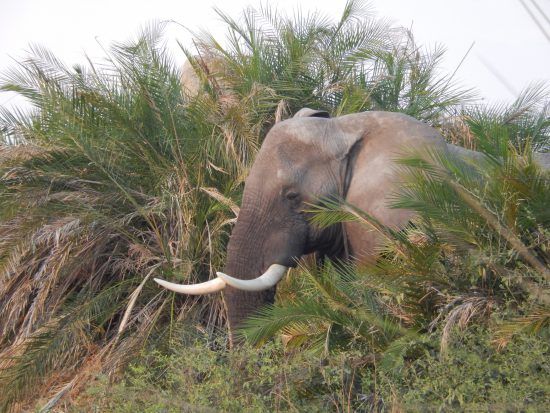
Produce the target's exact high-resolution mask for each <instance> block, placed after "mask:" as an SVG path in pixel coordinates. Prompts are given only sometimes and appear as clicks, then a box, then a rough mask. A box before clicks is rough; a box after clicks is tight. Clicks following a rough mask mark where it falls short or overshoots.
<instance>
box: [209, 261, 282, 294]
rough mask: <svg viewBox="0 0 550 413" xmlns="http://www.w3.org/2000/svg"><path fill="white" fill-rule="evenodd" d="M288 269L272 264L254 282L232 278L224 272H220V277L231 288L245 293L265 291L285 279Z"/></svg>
mask: <svg viewBox="0 0 550 413" xmlns="http://www.w3.org/2000/svg"><path fill="white" fill-rule="evenodd" d="M287 270H288V267H285V266H284V265H280V264H272V265H271V266H270V267H269V268H268V269H267V271H266V272H264V273H263V274H262V275H260V276H259V277H258V278H254V279H253V280H241V279H239V278H233V277H230V276H229V275H227V274H224V273H223V272H218V273H216V274H218V277H220V278H221V279H223V281H225V282H226V283H227V284H228V285H230V286H231V287H234V288H237V289H238V290H245V291H263V290H267V289H269V288H271V287H273V286H274V285H275V284H277V283H278V282H279V281H281V278H283V277H284V275H285V274H286V271H287Z"/></svg>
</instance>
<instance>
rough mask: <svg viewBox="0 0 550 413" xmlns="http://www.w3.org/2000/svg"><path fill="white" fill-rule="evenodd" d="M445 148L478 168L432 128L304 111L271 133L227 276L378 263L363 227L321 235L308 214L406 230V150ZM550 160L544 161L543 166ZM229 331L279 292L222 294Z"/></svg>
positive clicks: (250, 184)
mask: <svg viewBox="0 0 550 413" xmlns="http://www.w3.org/2000/svg"><path fill="white" fill-rule="evenodd" d="M427 148H440V149H443V150H449V151H451V152H456V153H459V154H460V155H461V156H464V157H467V158H471V159H475V158H476V157H481V156H482V155H481V154H479V153H477V152H472V151H468V150H466V149H463V148H458V147H456V146H453V145H446V144H445V142H444V140H443V138H442V137H441V135H440V134H439V133H438V132H437V131H436V130H435V129H434V128H432V127H430V126H428V125H426V124H423V123H421V122H419V121H417V120H415V119H413V118H411V117H410V116H406V115H403V114H399V113H391V112H363V113H357V114H351V115H346V116H341V117H338V118H332V119H329V118H328V114H327V113H325V112H321V111H314V110H311V109H307V108H306V109H302V110H301V111H300V112H298V113H297V114H296V115H295V116H294V118H292V119H288V120H285V121H283V122H280V123H278V124H276V125H275V126H274V127H273V128H272V129H271V131H270V132H269V133H268V135H267V137H266V139H265V141H264V143H263V145H262V147H261V149H260V151H259V153H258V155H257V158H256V160H255V162H254V165H253V166H252V169H251V171H250V174H249V176H248V178H247V179H246V183H245V190H244V196H243V202H242V206H241V211H240V213H239V217H238V220H237V223H236V226H235V228H234V230H233V233H232V235H231V239H230V242H229V246H228V258H227V263H226V267H225V271H224V272H225V273H227V274H229V275H231V276H233V277H236V278H241V279H253V278H256V277H258V276H259V275H260V274H262V273H263V272H264V271H265V270H266V269H267V268H268V267H269V266H270V265H271V264H281V265H285V266H289V267H292V266H295V264H296V260H297V259H298V258H300V257H301V256H302V255H304V254H309V253H312V252H317V253H319V254H320V255H322V256H328V257H332V258H347V257H354V258H355V259H357V260H359V261H362V262H367V261H372V260H373V259H375V253H374V248H375V246H376V245H377V243H378V242H379V239H378V238H377V235H376V233H375V232H373V231H369V230H368V229H366V228H365V227H364V226H361V225H360V224H357V223H346V224H344V225H340V226H338V227H332V228H329V229H326V230H318V229H315V228H313V227H312V226H311V225H310V224H309V223H308V220H307V216H306V214H305V213H304V212H303V208H304V206H305V205H306V204H308V203H315V202H316V201H318V199H319V198H322V197H328V196H340V197H344V198H345V199H346V200H347V201H348V202H350V203H351V204H353V205H355V206H357V207H359V208H361V209H362V210H364V211H366V212H367V213H369V214H371V215H372V216H374V217H375V218H377V219H378V220H379V221H380V222H381V223H382V224H384V225H388V226H393V227H396V228H400V227H403V226H404V225H405V224H406V223H407V222H408V221H409V220H410V218H411V212H410V211H407V210H399V209H391V208H389V207H388V198H389V196H390V195H391V194H392V193H393V192H394V191H395V189H396V188H397V185H399V182H398V176H397V174H398V172H397V170H396V168H395V163H394V160H395V159H396V158H398V157H399V156H400V155H402V154H404V153H405V152H406V151H407V150H410V149H414V150H416V151H420V152H422V151H423V150H425V149H427ZM549 161H550V158H548V157H545V158H544V159H543V158H541V159H539V162H540V163H542V164H545V163H549ZM224 294H225V302H226V306H227V311H228V321H229V326H230V330H233V329H234V328H235V327H237V326H238V325H239V324H240V323H241V322H242V321H243V320H244V319H245V318H246V317H247V316H249V315H250V314H251V313H252V312H254V311H255V310H257V309H258V308H260V307H261V306H262V305H264V304H266V303H271V302H273V298H274V294H275V289H274V288H273V289H271V290H267V291H263V292H246V291H240V290H236V289H234V288H232V287H229V286H227V287H226V288H225V290H224Z"/></svg>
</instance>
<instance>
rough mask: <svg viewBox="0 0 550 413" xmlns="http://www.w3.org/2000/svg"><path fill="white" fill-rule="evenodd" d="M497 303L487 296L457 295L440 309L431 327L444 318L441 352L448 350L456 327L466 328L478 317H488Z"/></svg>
mask: <svg viewBox="0 0 550 413" xmlns="http://www.w3.org/2000/svg"><path fill="white" fill-rule="evenodd" d="M495 305H496V301H495V300H494V299H493V298H490V297H486V296H469V297H468V296H467V297H455V298H454V299H452V301H451V302H449V303H448V304H447V305H446V306H445V307H444V308H443V309H441V310H440V314H439V315H438V316H437V317H436V318H435V319H434V320H433V321H432V323H431V324H430V328H432V329H433V328H434V327H435V326H436V325H437V324H439V322H440V320H442V321H441V322H442V323H443V329H442V333H441V342H440V350H441V354H443V355H444V354H445V353H446V352H447V350H448V348H449V340H450V338H451V333H452V331H453V329H454V328H455V327H458V328H459V329H464V328H466V326H467V325H468V324H469V323H470V322H471V321H473V320H474V319H476V318H477V319H480V318H481V319H487V317H488V316H489V314H490V313H491V312H492V310H493V308H494V307H495Z"/></svg>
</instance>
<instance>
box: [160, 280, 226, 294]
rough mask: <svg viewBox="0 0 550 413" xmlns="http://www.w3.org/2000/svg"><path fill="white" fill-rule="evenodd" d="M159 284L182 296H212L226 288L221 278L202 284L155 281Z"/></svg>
mask: <svg viewBox="0 0 550 413" xmlns="http://www.w3.org/2000/svg"><path fill="white" fill-rule="evenodd" d="M154 280H155V282H156V283H157V284H160V285H161V286H162V287H164V288H166V289H167V290H170V291H174V292H176V293H180V294H190V295H203V294H210V293H215V292H218V291H221V290H223V289H224V288H225V285H226V284H225V281H224V280H222V279H221V278H214V279H213V280H210V281H206V282H203V283H200V284H189V285H184V284H174V283H171V282H168V281H164V280H161V279H160V278H155V279H154Z"/></svg>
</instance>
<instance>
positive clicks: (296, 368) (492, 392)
mask: <svg viewBox="0 0 550 413" xmlns="http://www.w3.org/2000/svg"><path fill="white" fill-rule="evenodd" d="M455 333H456V334H454V340H453V341H452V344H451V345H450V348H449V351H448V352H447V353H446V355H445V356H442V355H441V354H440V352H439V346H438V344H437V336H433V337H432V339H428V340H425V341H424V342H423V343H421V344H418V345H416V346H414V347H410V348H408V350H407V352H406V354H407V361H406V363H405V364H404V365H403V366H402V368H401V369H399V370H387V369H384V368H381V367H380V365H378V364H377V362H376V359H374V358H372V357H369V356H367V355H365V354H361V353H360V352H357V351H352V350H349V351H345V352H341V353H338V354H332V355H330V356H326V357H322V358H319V357H318V356H315V355H312V354H311V353H309V352H291V353H285V352H284V351H283V349H282V345H281V343H280V342H277V343H275V342H271V343H269V344H267V345H264V346H263V347H262V348H261V349H252V348H250V347H247V346H245V347H243V348H241V349H240V350H239V351H238V352H226V351H220V350H219V349H218V350H213V349H211V348H209V344H208V340H206V339H205V338H202V339H196V340H195V341H193V340H192V341H191V342H187V343H185V344H182V341H181V340H180V341H179V344H178V340H173V342H172V343H171V346H170V350H169V351H168V353H162V352H160V351H158V350H154V351H152V352H146V353H144V355H142V357H141V358H140V359H139V360H138V361H135V362H134V364H132V365H131V367H130V368H129V370H128V371H127V372H126V373H125V376H124V379H123V380H122V381H120V382H118V383H116V384H113V383H110V382H109V380H108V378H107V377H105V376H100V377H99V378H97V379H96V381H95V382H94V383H93V384H92V385H90V386H89V387H88V389H87V390H86V392H85V393H84V394H82V395H81V396H80V397H79V398H78V399H77V400H76V402H75V404H74V405H73V406H72V407H70V408H69V411H75V412H81V411H87V412H88V411H89V412H102V411H110V412H114V413H126V412H128V413H129V412H135V411H140V412H141V411H143V412H158V411H165V412H181V411H184V412H185V411H188V412H214V411H227V412H238V411H243V412H265V411H276V412H305V411H307V412H327V411H334V412H343V411H357V412H383V411H403V410H404V411H447V410H453V411H462V410H467V411H472V410H475V411H532V412H538V411H544V406H547V405H548V403H549V402H550V374H549V373H550V362H549V360H550V357H549V356H550V348H549V345H548V340H547V337H546V338H535V337H532V336H525V335H520V336H519V337H517V338H516V339H514V340H513V341H512V342H511V343H510V344H509V345H508V346H507V347H506V349H504V350H503V351H501V352H499V351H497V350H496V349H495V347H494V345H492V344H491V342H490V334H489V333H488V332H487V331H485V330H483V329H478V328H477V329H469V330H467V331H465V332H460V333H458V332H456V331H455ZM184 341H185V340H184Z"/></svg>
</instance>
